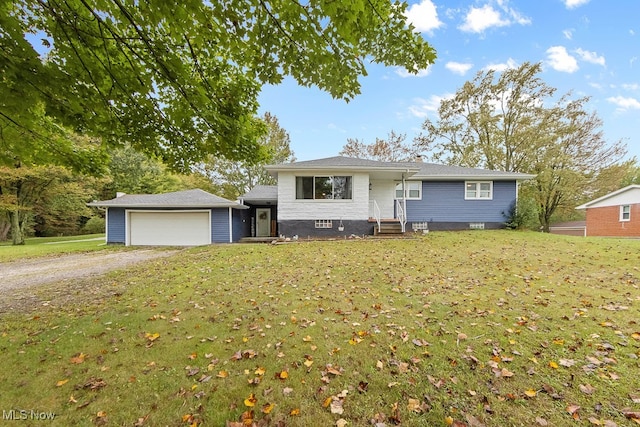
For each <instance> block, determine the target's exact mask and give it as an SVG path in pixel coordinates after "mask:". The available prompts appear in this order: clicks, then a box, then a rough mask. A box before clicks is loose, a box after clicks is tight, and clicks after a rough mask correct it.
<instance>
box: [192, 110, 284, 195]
mask: <svg viewBox="0 0 640 427" xmlns="http://www.w3.org/2000/svg"><path fill="white" fill-rule="evenodd" d="M262 120H263V121H264V123H265V125H266V129H267V132H266V134H265V135H264V136H263V137H262V138H261V139H260V141H259V144H260V146H261V147H262V149H263V151H264V152H265V153H266V157H265V160H264V161H263V162H260V163H250V162H246V161H233V160H229V159H226V158H223V157H215V156H210V157H209V161H207V162H206V163H204V164H203V165H202V167H201V169H202V173H203V174H204V175H206V176H207V177H209V179H210V180H211V181H212V182H213V184H214V185H215V186H216V187H217V188H218V193H219V195H220V196H222V197H225V198H227V199H230V200H235V199H236V198H238V197H239V196H240V195H242V194H244V193H246V192H248V191H249V190H251V189H252V188H253V187H255V186H256V185H275V184H277V181H276V179H275V178H274V177H272V176H271V175H269V173H268V172H267V171H266V169H265V165H266V164H268V163H270V164H279V163H287V162H293V161H295V155H294V153H293V150H291V146H290V143H291V140H290V138H289V134H288V133H287V131H286V130H284V129H283V128H282V127H280V123H279V122H278V118H277V117H276V116H274V115H272V114H271V113H269V112H266V113H265V114H264V116H263V117H262Z"/></svg>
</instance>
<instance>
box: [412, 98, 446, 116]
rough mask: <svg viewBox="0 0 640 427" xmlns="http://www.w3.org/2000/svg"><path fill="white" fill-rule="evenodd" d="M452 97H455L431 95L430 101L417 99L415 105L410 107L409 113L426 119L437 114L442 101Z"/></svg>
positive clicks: (414, 101)
mask: <svg viewBox="0 0 640 427" xmlns="http://www.w3.org/2000/svg"><path fill="white" fill-rule="evenodd" d="M451 97H453V95H451V94H446V95H444V96H438V95H431V96H430V97H429V99H424V98H415V99H414V100H413V105H410V106H409V113H410V114H411V115H412V116H414V117H419V118H421V119H426V118H427V117H428V116H429V115H435V114H437V112H438V108H439V107H440V102H442V100H444V99H447V98H451Z"/></svg>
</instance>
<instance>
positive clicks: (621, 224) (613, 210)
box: [587, 204, 640, 237]
mask: <svg viewBox="0 0 640 427" xmlns="http://www.w3.org/2000/svg"><path fill="white" fill-rule="evenodd" d="M587 236H610V237H640V204H635V205H631V220H630V221H620V206H607V207H602V208H587Z"/></svg>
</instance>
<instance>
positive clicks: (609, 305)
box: [0, 231, 640, 427]
mask: <svg viewBox="0 0 640 427" xmlns="http://www.w3.org/2000/svg"><path fill="white" fill-rule="evenodd" d="M87 280H91V283H90V284H91V286H92V287H93V288H95V287H96V286H97V285H99V287H100V288H101V289H103V293H102V295H101V297H100V298H98V299H96V295H95V294H92V295H91V297H90V298H89V297H86V296H84V295H77V296H76V297H75V298H76V303H75V304H72V305H69V304H67V305H64V306H61V305H59V304H58V303H57V301H56V299H55V297H54V296H55V295H56V294H57V293H58V292H60V289H63V287H64V284H60V285H55V286H51V287H50V288H47V289H45V291H46V292H50V294H51V295H52V298H51V300H50V301H47V304H46V307H42V306H41V305H38V307H37V309H36V310H34V311H33V312H28V313H23V314H5V315H2V316H1V317H0V322H1V323H0V325H1V327H0V361H1V362H2V366H3V369H2V370H0V408H1V409H3V410H4V411H5V412H4V414H8V412H7V410H10V409H15V410H23V411H25V412H24V413H25V414H27V415H30V414H32V413H31V412H29V411H34V413H35V414H42V413H44V414H55V418H54V420H53V421H48V422H46V424H47V425H60V426H67V425H114V426H121V425H127V426H132V425H136V426H160V425H162V426H164V425H169V426H189V425H192V426H193V425H202V426H225V425H229V426H241V425H245V426H252V425H256V426H371V425H379V426H383V425H386V426H392V425H402V426H447V425H454V426H463V425H466V426H471V427H477V426H482V425H486V426H545V425H547V426H564V425H571V426H573V425H585V426H587V425H609V426H613V425H618V426H624V425H635V424H636V423H640V383H639V382H638V372H639V368H640V361H639V359H638V358H639V357H640V325H639V324H638V323H637V322H638V321H639V320H640V289H639V286H640V241H639V240H622V239H591V238H570V237H563V236H554V235H548V234H541V233H528V232H527V233H524V232H522V233H521V232H508V231H476V232H456V233H445V232H441V233H435V232H434V233H430V234H428V235H426V236H422V237H420V238H418V239H414V240H356V241H328V242H297V243H290V244H282V245H268V244H264V245H249V244H242V245H214V246H209V247H200V248H194V249H191V250H188V251H182V252H180V253H179V254H178V255H176V256H173V257H170V258H164V259H161V260H155V261H151V262H149V263H146V264H141V265H138V266H136V267H134V268H131V269H128V270H125V271H122V272H120V273H117V274H112V275H109V276H105V277H102V278H98V279H95V278H94V279H87ZM96 282H97V283H96ZM46 292H45V293H46ZM14 413H15V414H19V413H18V412H14ZM376 423H377V424H376Z"/></svg>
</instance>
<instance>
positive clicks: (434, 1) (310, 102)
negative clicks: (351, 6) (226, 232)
mask: <svg viewBox="0 0 640 427" xmlns="http://www.w3.org/2000/svg"><path fill="white" fill-rule="evenodd" d="M408 19H409V20H410V21H411V22H412V23H413V24H414V26H415V27H416V28H417V29H418V30H419V31H421V32H422V35H423V37H424V38H425V39H426V40H427V41H428V42H429V43H430V44H431V45H432V46H433V47H434V48H435V49H436V51H437V54H438V58H437V59H436V62H435V64H434V65H432V66H431V67H429V68H428V69H427V70H423V71H421V72H420V73H419V75H418V76H413V75H408V74H407V73H406V72H404V71H403V70H401V69H397V68H393V67H383V66H379V65H376V64H369V65H368V67H367V69H368V73H369V75H368V76H367V77H364V78H362V79H361V83H362V94H361V95H359V96H358V97H356V98H355V99H354V100H353V101H351V102H349V103H345V102H344V101H341V100H334V99H332V98H331V96H330V95H329V94H327V93H324V92H321V91H320V90H318V89H316V88H304V87H300V86H298V85H297V84H296V83H295V81H293V80H292V79H287V80H285V82H283V83H282V84H280V85H277V86H266V87H264V89H263V91H262V94H261V96H260V104H261V108H260V109H261V112H264V111H269V112H271V113H272V114H274V115H275V116H276V117H277V118H278V120H279V122H280V125H281V126H282V127H283V128H284V129H286V130H287V131H288V132H289V135H290V137H291V148H292V149H293V150H294V152H295V155H296V158H297V159H298V160H309V159H314V158H321V157H330V156H335V155H337V154H338V152H339V151H340V150H341V149H342V147H343V145H344V144H345V143H346V142H347V138H358V139H360V140H362V141H364V142H366V143H371V142H374V141H375V138H376V137H379V138H386V136H387V135H388V133H389V132H390V131H391V130H393V131H395V132H396V133H404V134H406V135H407V142H411V141H412V140H413V138H414V137H415V136H417V135H418V134H419V133H420V131H421V129H420V127H421V124H422V123H423V121H424V119H425V118H426V117H429V118H431V119H433V120H435V119H436V118H437V108H438V105H439V102H440V100H441V99H442V98H445V97H448V96H451V95H453V94H454V93H455V92H456V90H457V89H458V88H459V87H461V86H462V84H463V83H464V82H465V81H468V80H472V79H473V78H474V77H475V75H476V73H477V72H479V71H485V70H487V69H496V70H503V69H505V68H507V67H517V66H519V65H520V64H522V63H523V62H527V61H528V62H541V63H542V65H543V72H542V73H541V74H540V77H541V78H542V79H543V80H544V81H545V82H546V83H547V84H548V85H550V86H552V87H555V88H557V92H556V93H557V94H558V95H562V94H565V93H567V92H569V91H571V92H572V93H573V99H576V98H578V97H582V96H589V97H591V101H590V102H589V105H588V108H590V109H592V110H595V111H596V112H597V114H598V116H599V117H600V118H601V119H602V120H603V127H602V131H603V132H604V137H605V139H606V140H607V141H608V142H609V143H612V142H615V141H618V140H623V141H624V142H625V143H626V144H627V147H628V149H629V157H632V156H635V157H637V158H638V160H640V1H639V0H606V1H605V0H479V1H474V0H459V1H443V0H422V1H415V0H410V1H409V8H408Z"/></svg>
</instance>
